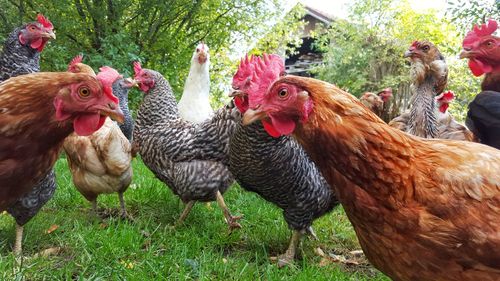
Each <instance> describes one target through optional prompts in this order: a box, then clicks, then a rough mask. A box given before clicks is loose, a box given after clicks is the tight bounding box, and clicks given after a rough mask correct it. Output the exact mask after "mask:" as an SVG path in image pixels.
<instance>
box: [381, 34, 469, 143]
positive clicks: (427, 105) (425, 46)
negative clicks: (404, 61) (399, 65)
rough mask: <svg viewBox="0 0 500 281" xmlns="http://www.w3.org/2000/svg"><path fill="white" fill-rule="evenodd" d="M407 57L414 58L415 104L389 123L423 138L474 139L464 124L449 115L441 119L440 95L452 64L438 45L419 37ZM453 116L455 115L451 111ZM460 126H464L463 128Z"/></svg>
mask: <svg viewBox="0 0 500 281" xmlns="http://www.w3.org/2000/svg"><path fill="white" fill-rule="evenodd" d="M405 57H409V58H410V61H411V69H410V75H411V78H412V91H413V96H412V100H411V108H410V110H409V112H404V113H402V114H401V115H400V116H398V117H396V118H394V119H393V120H391V121H390V122H389V125H390V126H392V127H394V128H397V129H400V130H402V131H405V132H407V133H409V134H412V135H414V136H418V137H423V138H449V137H453V139H456V140H467V141H473V140H474V135H473V134H472V133H471V132H470V131H468V130H467V128H465V127H464V126H462V125H460V124H458V123H456V122H453V123H450V122H447V121H448V119H441V121H442V122H443V123H439V120H438V115H439V106H437V105H436V96H438V95H439V94H441V93H443V91H444V89H445V87H446V85H447V81H448V66H447V65H446V62H445V60H444V57H443V56H442V55H441V53H440V52H439V50H438V49H437V47H436V46H434V44H432V43H430V42H428V41H422V42H419V41H415V42H413V44H412V45H411V46H410V48H409V49H408V51H406V53H405ZM449 118H452V117H451V115H449ZM447 125H450V126H451V125H455V126H454V127H446V126H447ZM457 127H460V128H459V130H457V129H458V128H457ZM459 132H461V133H459Z"/></svg>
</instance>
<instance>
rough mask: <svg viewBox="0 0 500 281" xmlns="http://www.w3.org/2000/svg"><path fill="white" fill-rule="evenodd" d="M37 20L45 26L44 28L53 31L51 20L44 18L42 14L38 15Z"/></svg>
mask: <svg viewBox="0 0 500 281" xmlns="http://www.w3.org/2000/svg"><path fill="white" fill-rule="evenodd" d="M36 20H37V21H38V22H39V23H41V24H42V25H43V27H45V28H48V29H53V28H54V26H53V25H52V23H51V22H50V20H49V19H48V18H46V17H44V16H43V15H42V14H38V15H37V17H36Z"/></svg>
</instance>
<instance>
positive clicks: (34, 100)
mask: <svg viewBox="0 0 500 281" xmlns="http://www.w3.org/2000/svg"><path fill="white" fill-rule="evenodd" d="M0 108H2V115H0V211H3V210H5V209H6V208H8V207H9V206H10V205H11V204H12V203H14V202H15V201H16V200H17V199H18V198H19V197H21V196H23V195H24V194H26V193H27V192H29V191H30V190H32V189H33V186H34V184H35V183H37V182H38V181H39V180H40V179H41V178H42V177H44V176H45V175H46V174H47V173H48V172H49V170H50V169H51V168H52V166H53V165H54V163H55V161H56V160H57V157H58V155H59V151H60V148H61V147H62V144H63V140H64V139H65V138H66V137H67V136H68V135H69V134H71V133H72V132H73V131H75V132H76V133H77V134H79V135H89V134H92V133H93V132H95V131H96V130H98V129H99V128H100V127H101V126H102V125H103V124H104V122H105V120H106V117H107V115H110V116H112V117H114V118H116V119H118V120H122V119H123V114H122V112H121V110H120V108H119V107H118V99H117V98H116V97H115V96H113V94H112V91H111V82H110V81H109V77H108V75H107V73H101V74H100V75H97V77H94V76H92V75H89V74H84V73H68V72H61V73H58V72H42V73H32V74H26V75H22V76H17V77H13V78H10V79H8V80H6V81H4V82H2V83H0Z"/></svg>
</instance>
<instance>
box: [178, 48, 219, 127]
mask: <svg viewBox="0 0 500 281" xmlns="http://www.w3.org/2000/svg"><path fill="white" fill-rule="evenodd" d="M209 67H210V54H209V53H208V46H207V45H205V44H204V43H203V42H202V43H200V44H198V46H197V47H196V49H195V51H194V53H193V57H192V58H191V68H190V69H189V74H188V77H187V79H186V84H184V92H183V93H182V97H181V100H180V101H179V104H178V105H177V106H178V108H179V114H180V116H181V118H182V119H184V120H186V121H189V122H192V123H196V124H199V123H201V122H203V121H205V120H207V119H208V118H210V117H211V116H212V114H213V113H214V110H213V109H212V106H210V99H209V95H210V75H209Z"/></svg>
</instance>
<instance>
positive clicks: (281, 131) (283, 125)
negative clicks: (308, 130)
mask: <svg viewBox="0 0 500 281" xmlns="http://www.w3.org/2000/svg"><path fill="white" fill-rule="evenodd" d="M269 117H270V118H271V123H269V122H267V121H265V120H262V124H263V125H264V129H265V130H266V132H267V133H268V134H269V135H271V136H272V137H275V138H277V137H280V136H283V135H290V134H291V133H293V130H295V122H294V121H293V120H290V119H288V118H282V117H277V116H273V115H270V116H269Z"/></svg>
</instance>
